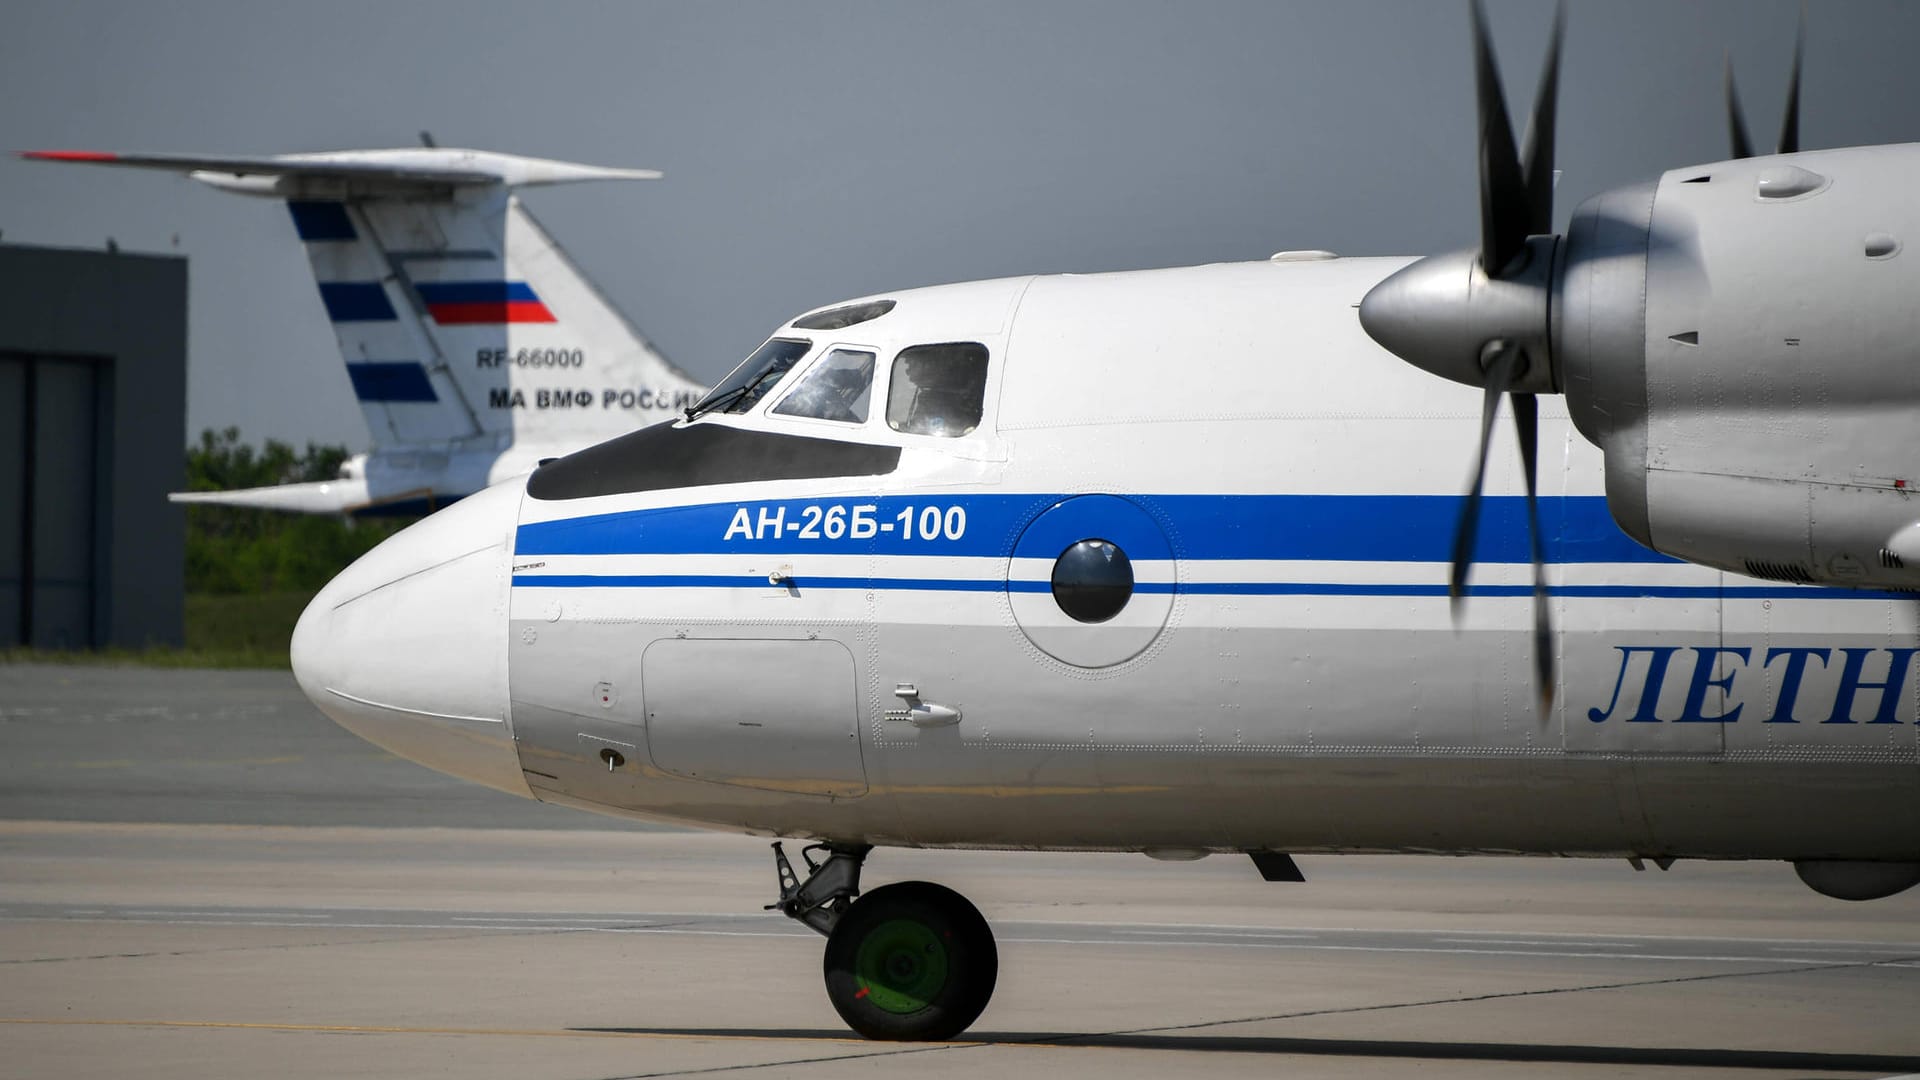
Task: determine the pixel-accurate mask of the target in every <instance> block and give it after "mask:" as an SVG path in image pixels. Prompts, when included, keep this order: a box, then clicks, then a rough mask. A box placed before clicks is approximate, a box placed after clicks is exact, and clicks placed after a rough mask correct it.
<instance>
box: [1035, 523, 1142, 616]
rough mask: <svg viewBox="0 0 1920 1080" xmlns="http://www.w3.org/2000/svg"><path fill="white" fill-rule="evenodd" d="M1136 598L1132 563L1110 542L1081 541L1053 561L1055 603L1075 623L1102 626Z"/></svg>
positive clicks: (1124, 553)
mask: <svg viewBox="0 0 1920 1080" xmlns="http://www.w3.org/2000/svg"><path fill="white" fill-rule="evenodd" d="M1132 598H1133V562H1132V561H1131V560H1129V559H1128V558H1127V553H1126V552H1124V551H1121V550H1120V548H1119V546H1118V545H1117V544H1114V543H1113V542H1112V541H1109V540H1082V541H1080V542H1079V543H1077V544H1075V545H1073V546H1072V547H1070V548H1068V549H1067V550H1065V551H1063V552H1061V553H1060V557H1059V558H1058V559H1055V560H1054V562H1053V602H1054V603H1056V604H1059V605H1060V610H1061V611H1064V612H1066V613H1067V616H1068V617H1069V618H1071V619H1073V620H1074V621H1075V622H1083V623H1103V622H1106V621H1107V620H1108V619H1111V618H1113V617H1114V616H1115V615H1118V614H1120V609H1121V608H1124V607H1126V606H1127V601H1128V600H1130V599H1132Z"/></svg>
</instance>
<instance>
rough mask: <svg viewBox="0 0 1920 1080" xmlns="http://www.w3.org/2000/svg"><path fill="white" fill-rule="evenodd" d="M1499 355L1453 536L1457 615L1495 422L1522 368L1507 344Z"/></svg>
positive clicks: (1491, 369) (1451, 581)
mask: <svg viewBox="0 0 1920 1080" xmlns="http://www.w3.org/2000/svg"><path fill="white" fill-rule="evenodd" d="M1495 348H1497V349H1498V350H1499V351H1498V353H1497V355H1495V356H1494V358H1493V363H1491V364H1489V365H1487V384H1486V395H1485V397H1484V398H1483V399H1482V404H1481V407H1480V456H1479V458H1478V460H1476V461H1475V462H1474V466H1473V486H1472V487H1470V488H1468V489H1467V501H1466V502H1464V503H1462V504H1461V506H1460V523H1459V525H1458V526H1457V527H1456V528H1455V530H1454V534H1453V569H1452V571H1451V573H1450V574H1449V575H1448V578H1447V596H1448V597H1449V598H1450V599H1451V600H1452V601H1453V610H1454V614H1455V615H1456V616H1457V615H1458V614H1459V612H1460V601H1461V600H1462V599H1463V598H1464V597H1465V596H1466V595H1467V572H1468V571H1469V570H1471V569H1472V568H1473V544H1474V541H1475V539H1476V538H1477V537H1478V535H1479V532H1480V489H1481V487H1483V486H1484V485H1485V483H1486V479H1487V447H1488V445H1489V444H1490V443H1492V442H1493V418H1494V414H1495V413H1497V412H1499V411H1500V398H1501V396H1502V395H1503V394H1505V393H1506V392H1507V387H1509V386H1511V385H1513V377H1514V375H1515V374H1517V373H1518V371H1519V367H1520V350H1519V348H1518V347H1516V346H1514V345H1511V344H1509V343H1507V342H1504V341H1503V342H1498V343H1497V344H1496V345H1495Z"/></svg>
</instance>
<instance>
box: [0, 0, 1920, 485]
mask: <svg viewBox="0 0 1920 1080" xmlns="http://www.w3.org/2000/svg"><path fill="white" fill-rule="evenodd" d="M1490 9H1491V17H1492V22H1493V31H1494V36H1495V45H1496V48H1497V50H1498V53H1499V56H1500V60H1501V62H1502V67H1503V72H1504V74H1505V76H1506V82H1507V88H1508V90H1507V92H1508V99H1509V103H1510V108H1512V109H1513V110H1514V111H1515V112H1516V114H1524V112H1525V110H1526V108H1527V105H1528V103H1529V102H1531V100H1532V93H1533V84H1534V80H1535V78H1536V77H1537V73H1538V70H1539V62H1540V58H1541V55H1542V50H1543V49H1544V46H1545V39H1546V33H1547V26H1548V23H1549V22H1550V20H1551V17H1552V10H1551V7H1550V6H1549V5H1547V4H1545V3H1532V2H1523V0H1494V2H1492V3H1491V4H1490ZM1797 10H1798V4H1796V3H1794V2H1793V0H1694V2H1689V3H1684V4H1680V3H1672V2H1670V0H1633V2H1615V0H1609V2H1605V3H1600V2H1575V3H1572V4H1571V6H1570V10H1569V18H1568V40H1567V52H1566V57H1565V62H1564V67H1563V69H1562V76H1561V109H1560V121H1559V150H1560V152H1559V165H1560V167H1561V168H1562V169H1563V170H1564V176H1563V178H1562V180H1561V183H1560V188H1559V193H1558V199H1557V208H1558V210H1559V213H1560V216H1561V220H1562V221H1564V220H1565V217H1566V214H1567V211H1568V210H1569V209H1571V208H1572V207H1573V206H1574V205H1575V204H1577V203H1578V202H1579V201H1580V200H1581V199H1584V198H1586V197H1587V196H1589V195H1591V194H1594V193H1596V192H1599V191H1602V190H1605V189H1607V188H1609V187H1613V186H1617V185H1620V184H1623V183H1629V182H1633V181H1636V180H1640V179H1644V178H1647V177H1651V176H1654V175H1657V174H1658V173H1659V172H1661V171H1663V170H1665V169H1668V168H1674V167H1677V166H1681V165H1686V164H1691V163H1696V162H1702V161H1711V160H1717V159H1719V158H1722V157H1724V156H1725V155H1726V152H1727V151H1726V146H1727V137H1726V131H1725V121H1724V119H1723V115H1722V112H1721V104H1720V101H1721V99H1720V69H1721V56H1722V52H1723V50H1725V49H1728V48H1731V49H1732V50H1733V52H1734V57H1735V61H1736V64H1737V70H1738V74H1739V80H1740V86H1741V91H1742V94H1743V96H1744V97H1745V99H1746V104H1747V111H1748V123H1749V128H1750V130H1751V131H1752V132H1753V135H1754V141H1755V143H1756V144H1758V145H1761V146H1771V145H1772V142H1773V139H1774V136H1775V133H1776V132H1777V129H1778V122H1779V119H1778V118H1779V111H1780V107H1781V103H1782V100H1783V95H1784V93H1785V79H1786V69H1787V62H1788V57H1789V55H1790V53H1791V51H1792V41H1793V28H1794V19H1795V16H1796V12H1797ZM1807 24H1808V25H1807V33H1808V41H1807V57H1806V75H1805V87H1804V91H1803V93H1804V107H1803V112H1802V128H1801V130H1802V142H1803V145H1804V146H1806V147H1808V148H1815V147H1825V146H1845V145H1856V144H1861V143H1874V142H1906V141H1920V64H1916V63H1915V62H1914V58H1915V54H1916V49H1917V48H1920V4H1901V3H1896V2H1894V0H1875V2H1867V0H1859V2H1854V0H1839V2H1827V3H1819V2H1816V3H1811V4H1809V5H1808V15H1807ZM1472 97H1473V95H1472V75H1471V68H1470V53H1469V39H1468V22H1467V14H1466V4H1465V3H1464V0H1462V2H1452V0H1369V2H1357V3H1339V4H1335V3H1330V2H1328V3H1293V2H1280V0H1186V2H1180V3H1172V2H1153V3H1149V2H1141V0H1007V2H971V0H969V2H959V0H888V2H856V0H832V2H828V0H800V2H764V3H762V2H745V0H742V2H731V0H654V2H646V3H621V4H614V3H596V4H586V3H553V4H540V5H529V4H526V3H518V2H516V3H504V2H495V0H434V2H415V3H326V4H282V3H271V2H262V0H243V2H216V0H198V2H179V0H176V2H170V3H153V4H148V3H137V2H134V0H118V2H97V0H9V3H8V4H7V7H6V13H5V15H4V16H0V149H4V150H8V151H11V150H19V149H35V148H79V149H104V150H153V151H181V152H203V153H248V154H252V153H282V152H289V151H300V150H323V149H346V148H366V147H377V146H405V145H412V144H413V143H414V141H415V138H416V133H417V132H418V131H419V130H420V129H422V128H426V129H429V130H431V131H432V132H433V133H434V135H435V136H436V137H437V138H438V140H439V142H440V144H441V145H443V146H470V147H477V148H481V149H491V150H502V151H508V152H513V153H521V154H531V155H536V156H541V157H557V158H565V159H570V160H578V161H585V162H592V163H595V164H605V165H631V166H643V167H652V168H659V169H663V170H665V171H666V173H667V178H666V179H665V180H664V181H661V182H658V183H654V184H606V185H582V186H579V187H573V188H559V189H553V190H544V191H534V192H531V193H530V194H529V195H528V196H527V202H528V204H529V205H530V206H531V207H532V208H533V209H534V211H535V212H536V213H538V214H539V215H540V218H541V220H542V221H543V223H544V224H546V226H547V227H548V229H549V231H551V232H552V233H553V234H554V236H555V238H556V239H557V240H559V242H560V243H561V244H562V245H563V246H565V247H566V248H567V249H568V250H569V252H570V253H571V254H572V255H573V256H574V257H575V259H576V260H577V261H578V262H579V263H580V264H581V266H582V267H583V268H584V269H585V270H586V272H587V273H588V274H589V275H591V276H592V277H593V278H594V280H595V281H596V282H597V283H598V284H599V285H600V286H601V287H602V288H603V289H604V290H605V291H606V293H607V294H608V295H609V296H611V297H612V298H613V299H614V300H615V302H616V303H618V304H619V305H620V306H621V307H622V308H623V309H624V310H625V311H626V312H627V314H628V315H629V316H630V317H631V318H632V319H633V320H634V322H635V323H636V324H637V325H638V326H640V327H641V329H642V330H643V331H644V332H645V333H646V334H647V335H648V336H649V337H651V338H652V339H653V340H654V341H655V342H656V343H657V344H658V345H660V346H661V348H662V349H664V350H665V351H666V353H667V354H668V356H670V357H671V358H672V359H673V360H674V361H675V362H676V363H678V364H680V365H681V366H682V367H684V368H686V369H687V370H689V371H690V372H692V373H693V374H694V375H696V376H699V377H701V378H703V379H706V380H708V381H711V380H713V379H715V378H717V377H718V376H719V375H720V374H722V373H724V372H725V371H726V370H727V369H728V368H729V367H731V366H732V365H733V363H734V362H736V361H737V360H738V359H739V358H740V357H741V356H743V355H745V353H746V352H747V351H749V350H750V349H751V348H752V347H753V346H755V345H756V344H758V343H759V342H760V340H761V339H762V338H764V337H765V336H766V334H767V333H768V332H769V331H770V330H771V329H772V328H773V327H774V326H775V325H777V324H778V323H780V322H782V321H783V320H785V319H787V318H789V317H791V316H792V315H794V314H796V313H797V312H799V311H802V310H804V309H807V308H810V307H815V306H818V305H821V304H824V303H827V302H830V301H833V300H837V299H841V298H844V297H849V296H855V295H860V294H864V293H871V292H878V291H883V290H887V289H896V288H906V287H911V286H918V285H930V284H937V283H941V282H948V281H960V280H967V279H971V278H983V277H997V276H1002V275H1007V274H1020V273H1030V272H1036V271H1039V272H1050V271H1069V270H1071V271H1098V270H1119V269H1135V268H1143V267H1153V266H1172V265H1180V264H1186V263H1201V262H1218V261H1227V260H1237V259H1258V258H1264V257H1265V256H1267V255H1268V254H1271V253H1272V252H1274V251H1277V250H1282V249H1287V248H1314V247H1321V248H1329V249H1332V250H1334V251H1338V252H1340V253H1342V254H1352V255H1378V254H1394V253H1409V254H1411V253H1425V252H1430V251H1437V250H1443V249H1449V248H1457V247H1462V246H1466V245H1468V244H1470V243H1472V242H1474V240H1475V238H1476V237H1477V228H1478V225H1477V219H1476V214H1477V203H1476V195H1475V190H1474V184H1475V179H1474V168H1475V165H1474V154H1475V145H1474V119H1473V103H1472ZM1522 123H1524V121H1522V120H1518V119H1516V126H1518V125H1520V124H1522ZM0 234H3V235H4V239H5V240H7V241H10V242H21V243H44V244H59V245H70V246H86V247H97V246H99V245H100V244H102V243H103V242H104V241H105V239H106V238H107V237H108V236H112V237H114V238H116V239H117V240H118V241H119V243H120V244H121V245H122V246H123V247H125V248H129V249H132V250H140V251H161V252H166V251H178V252H181V253H184V254H186V255H189V256H190V257H191V258H192V266H191V277H192V286H191V304H192V312H191V334H192V340H191V343H190V355H191V368H190V372H189V394H188V399H189V404H188V417H187V419H188V425H189V427H188V430H189V433H190V435H191V434H193V433H197V432H198V431H199V430H200V429H201V428H203V427H208V426H225V425H228V424H237V425H239V426H240V428H241V429H242V431H243V432H244V433H245V434H246V435H247V436H248V437H249V438H250V439H253V440H258V439H261V438H263V437H265V436H268V435H273V436H276V437H280V438H287V439H291V440H294V441H301V440H305V439H316V440H321V441H330V442H343V443H346V444H348V445H350V446H353V447H355V448H359V447H362V446H364V444H365V441H366V429H365V426H364V424H363V423H362V421H361V419H360V413H359V410H358V408H357V407H356V406H355V404H354V402H353V398H352V394H351V391H350V390H349V388H348V384H347V379H346V375H345V372H344V371H343V369H342V367H341V363H340V359H339V354H338V353H337V352H336V351H335V347H334V342H333V337H332V333H331V331H330V330H329V328H328V325H327V323H326V320H325V318H324V317H323V315H322V312H321V308H320V304H319V299H318V296H317V294H316V292H315V290H314V288H313V285H312V281H311V277H310V275H309V273H308V270H307V264H306V258H305V255H304V254H303V252H302V251H301V249H300V247H299V245H298V244H297V243H296V242H295V240H294V237H293V230H292V226H291V224H290V222H289V221H288V219H287V215H286V212H285V211H284V209H282V208H281V207H280V206H279V205H278V204H277V203H273V202H269V201H265V200H253V199H242V198H237V197H234V196H231V195H224V194H221V193H219V192H215V191H212V190H210V189H206V188H203V187H201V186H199V185H197V184H194V183H192V182H191V181H188V180H185V179H183V178H177V177H173V176H169V175H165V174H157V173H135V172H129V173H116V172H113V171H110V170H103V169H84V168H76V167H65V168H62V167H57V166H52V165H42V164H33V163H26V162H21V161H18V160H16V159H14V158H12V157H11V155H9V156H8V157H7V158H6V159H5V160H0Z"/></svg>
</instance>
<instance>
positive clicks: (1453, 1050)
mask: <svg viewBox="0 0 1920 1080" xmlns="http://www.w3.org/2000/svg"><path fill="white" fill-rule="evenodd" d="M570 1030H574V1031H591V1032H605V1033H619V1034H629V1035H672V1036H681V1037H693V1038H698V1037H701V1036H705V1037H708V1038H716V1039H728V1038H731V1039H775V1040H782V1041H790V1042H808V1041H820V1042H829V1041H830V1042H846V1041H848V1040H850V1039H853V1038H855V1036H853V1035H852V1034H851V1033H850V1032H847V1031H844V1030H840V1029H822V1028H691V1027H688V1028H681V1027H674V1028H667V1027H622V1028H608V1027H583V1028H572V1029H570ZM988 1043H992V1044H997V1045H1005V1046H1056V1047H1073V1046H1088V1047H1105V1048H1108V1049H1116V1050H1187V1051H1206V1052H1216V1053H1229V1054H1319V1055H1330V1056H1337V1057H1379V1058H1428V1059H1433V1060H1450V1061H1461V1060H1465V1061H1538V1062H1550V1063H1564V1064H1579V1065H1595V1064H1597V1065H1638V1066H1670V1067H1677V1068H1714V1069H1782V1070H1808V1071H1814V1072H1856V1071H1857V1072H1884V1073H1889V1074H1891V1073H1906V1072H1915V1071H1920V1056H1913V1057H1908V1056H1900V1055H1895V1054H1842V1053H1822V1052H1816V1051H1800V1050H1734V1049H1716V1048H1706V1047H1666V1046H1572V1045H1558V1044H1552V1043H1488V1042H1427V1041H1417V1040H1413V1041H1390V1040H1377V1039H1307V1038H1284V1037H1276V1036H1261V1035H1161V1034H1149V1033H1130V1032H1116V1033H1111V1034H1074V1033H1069V1032H1056V1033H1044V1034H1034V1033H1032V1032H1005V1033H997V1032H969V1033H967V1034H965V1035H962V1036H960V1037H959V1038H958V1039H956V1040H954V1042H952V1043H947V1044H944V1045H947V1046H966V1045H969V1044H988ZM933 1045H942V1044H926V1043H921V1044H912V1043H873V1044H872V1046H873V1048H874V1049H875V1050H876V1051H878V1050H885V1049H889V1048H897V1049H902V1050H905V1049H909V1048H922V1049H925V1048H931V1046H933Z"/></svg>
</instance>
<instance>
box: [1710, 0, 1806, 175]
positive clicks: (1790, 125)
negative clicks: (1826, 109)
mask: <svg viewBox="0 0 1920 1080" xmlns="http://www.w3.org/2000/svg"><path fill="white" fill-rule="evenodd" d="M1806 44H1807V13H1806V12H1805V11H1802V12H1801V13H1800V24H1799V26H1798V27H1797V28H1796V29H1795V30H1794V33H1793V66H1792V67H1791V68H1789V69H1788V71H1787V108H1786V112H1785V115H1783V116H1782V117H1781V118H1780V141H1779V142H1778V143H1776V144H1775V145H1774V150H1773V152H1774V153H1776V154H1797V153H1799V152H1800V55H1801V53H1803V52H1804V51H1805V50H1806ZM1721 82H1722V85H1723V86H1724V88H1725V90H1726V95H1727V134H1728V137H1729V139H1730V141H1731V142H1732V144H1733V156H1734V157H1735V158H1747V157H1752V156H1753V140H1751V139H1749V138H1748V137H1747V122H1746V118H1745V117H1744V116H1743V115H1742V113H1741V110H1740V95H1739V92H1738V91H1736V90H1735V89H1734V86H1733V52H1732V50H1728V52H1727V59H1726V74H1725V76H1724V77H1723V79H1722V80H1721Z"/></svg>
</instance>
